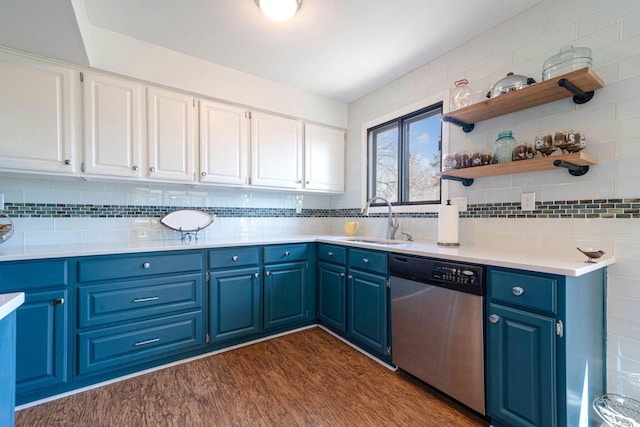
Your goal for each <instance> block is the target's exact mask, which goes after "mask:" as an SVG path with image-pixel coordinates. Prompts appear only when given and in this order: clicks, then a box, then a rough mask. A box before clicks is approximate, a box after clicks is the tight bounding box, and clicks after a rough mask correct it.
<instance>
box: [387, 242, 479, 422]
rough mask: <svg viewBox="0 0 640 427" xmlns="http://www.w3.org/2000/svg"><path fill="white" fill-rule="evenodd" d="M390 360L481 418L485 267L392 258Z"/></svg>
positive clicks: (419, 259) (401, 256) (402, 256)
mask: <svg viewBox="0 0 640 427" xmlns="http://www.w3.org/2000/svg"><path fill="white" fill-rule="evenodd" d="M389 271H390V273H391V282H390V283H391V339H392V347H391V348H392V360H393V363H394V364H395V365H396V366H398V367H399V368H400V369H402V370H404V371H406V372H408V373H410V374H412V375H413V376H415V377H418V378H419V379H421V380H423V381H424V382H426V383H427V384H429V385H431V386H433V387H435V388H436V389H438V390H440V391H442V392H443V393H445V394H447V395H449V396H451V397H452V398H454V399H456V400H457V401H459V402H461V403H463V404H464V405H466V406H468V407H469V408H472V409H474V410H475V411H477V412H479V413H480V414H482V415H485V414H486V412H485V392H484V344H483V343H484V332H483V331H484V327H483V319H484V316H483V296H484V289H485V274H484V267H483V266H480V265H473V264H462V263H456V262H449V261H444V260H438V259H433V258H423V257H417V256H409V255H400V254H392V255H391V256H390V257H389Z"/></svg>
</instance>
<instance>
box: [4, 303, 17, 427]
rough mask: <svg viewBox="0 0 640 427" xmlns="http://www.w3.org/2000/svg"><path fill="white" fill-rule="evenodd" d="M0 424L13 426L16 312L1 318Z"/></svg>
mask: <svg viewBox="0 0 640 427" xmlns="http://www.w3.org/2000/svg"><path fill="white" fill-rule="evenodd" d="M0 366H2V368H0V384H2V386H1V387H0V425H1V426H13V424H14V418H15V417H14V413H15V411H14V410H15V403H16V312H15V311H14V312H12V313H9V314H8V315H6V316H5V317H4V318H2V319H0Z"/></svg>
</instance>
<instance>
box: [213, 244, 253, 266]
mask: <svg viewBox="0 0 640 427" xmlns="http://www.w3.org/2000/svg"><path fill="white" fill-rule="evenodd" d="M259 264H260V248H256V247H249V248H247V247H243V246H239V247H235V248H223V249H211V250H210V251H209V269H211V270H219V269H222V268H236V267H250V266H255V265H259Z"/></svg>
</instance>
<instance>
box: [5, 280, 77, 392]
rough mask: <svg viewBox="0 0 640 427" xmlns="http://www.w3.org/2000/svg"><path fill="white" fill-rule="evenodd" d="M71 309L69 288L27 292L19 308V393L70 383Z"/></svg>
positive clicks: (17, 375)
mask: <svg viewBox="0 0 640 427" xmlns="http://www.w3.org/2000/svg"><path fill="white" fill-rule="evenodd" d="M68 310H69V304H68V303H67V291H66V290H51V291H41V292H35V291H34V292H26V293H25V302H24V304H23V305H22V306H21V307H19V308H18V310H17V326H16V328H17V329H16V330H17V340H16V358H17V367H16V394H17V395H18V396H20V395H22V394H27V393H30V392H36V391H38V392H39V391H42V390H45V389H47V388H49V387H53V386H56V385H60V384H64V383H66V382H67V380H68V372H67V362H68V345H67V344H68V339H67V337H68V332H69V329H68V328H69V314H68V313H69V311H68ZM18 400H19V402H18V403H20V399H18Z"/></svg>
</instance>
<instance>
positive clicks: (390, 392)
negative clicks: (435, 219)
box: [16, 328, 488, 427]
mask: <svg viewBox="0 0 640 427" xmlns="http://www.w3.org/2000/svg"><path fill="white" fill-rule="evenodd" d="M487 424H488V423H487V422H486V421H485V420H483V419H481V418H480V417H477V416H476V415H475V414H472V413H470V412H468V411H466V410H464V409H462V408H460V407H459V406H458V405H456V404H455V403H452V402H451V401H449V400H448V399H445V398H443V397H441V396H440V395H439V394H437V393H435V392H434V391H432V390H431V389H430V388H429V387H427V386H425V385H424V384H423V383H421V382H420V381H418V380H416V379H414V378H413V377H411V376H409V375H407V374H405V373H403V372H395V373H394V372H391V371H389V370H388V369H386V368H384V367H383V366H381V365H380V364H378V363H376V362H374V361H372V360H371V359H369V358H367V357H366V356H364V355H362V354H361V353H359V352H358V351H356V350H354V349H353V348H351V347H349V346H348V345H346V344H344V343H343V342H341V341H339V340H337V339H336V338H335V337H333V336H331V335H330V334H328V333H326V332H325V331H323V330H322V329H319V328H313V329H308V330H304V331H301V332H297V333H294V334H290V335H286V336H283V337H279V338H276V339H273V340H269V341H264V342H261V343H257V344H254V345H251V346H247V347H243V348H240V349H236V350H232V351H228V352H225V353H221V354H218V355H215V356H210V357H206V358H202V359H198V360H195V361H192V362H189V363H184V364H181V365H177V366H173V367H170V368H167V369H163V370H161V371H156V372H153V373H149V374H146V375H142V376H139V377H135V378H131V379H128V380H125V381H120V382H118V383H115V384H110V385H107V386H104V387H101V388H98V389H93V390H89V391H86V392H83V393H79V394H76V395H73V396H69V397H66V398H62V399H59V400H56V401H52V402H48V403H45V404H42V405H38V406H35V407H31V408H27V409H23V410H21V411H18V412H17V413H16V426H17V427H38V426H47V427H55V426H74V427H75V426H78V427H81V426H87V427H102V426H105V427H106V426H109V427H120V426H123V427H128V426H132V427H133V426H135V427H140V426H154V427H155V426H167V427H173V426H176V427H186V426H189V427H200V426H203V427H204V426H265V427H266V426H336V427H341V426H344V427H349V426H389V425H398V426H461V427H467V426H469V427H472V426H486V425H487Z"/></svg>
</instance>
